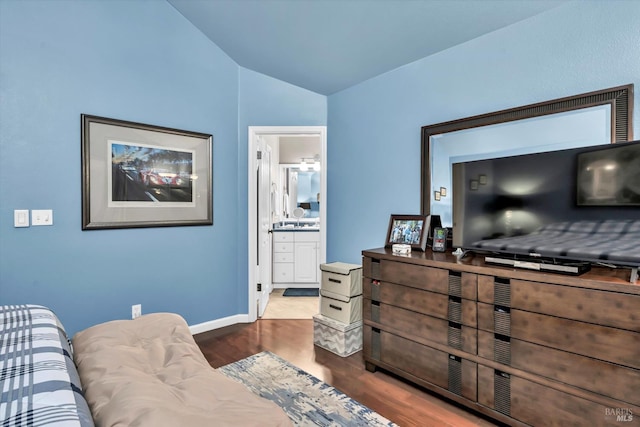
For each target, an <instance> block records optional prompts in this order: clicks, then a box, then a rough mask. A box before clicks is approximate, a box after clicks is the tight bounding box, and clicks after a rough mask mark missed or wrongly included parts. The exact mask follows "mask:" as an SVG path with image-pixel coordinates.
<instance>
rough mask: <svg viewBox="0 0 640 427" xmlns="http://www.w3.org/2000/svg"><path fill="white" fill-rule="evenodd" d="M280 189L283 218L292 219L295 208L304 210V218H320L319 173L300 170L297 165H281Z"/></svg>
mask: <svg viewBox="0 0 640 427" xmlns="http://www.w3.org/2000/svg"><path fill="white" fill-rule="evenodd" d="M280 177H281V179H282V182H281V188H283V193H284V195H285V196H284V201H283V206H284V216H285V217H287V218H291V217H293V210H294V209H295V208H297V207H301V208H303V209H304V211H305V213H304V217H305V218H318V217H319V216H320V172H318V171H314V170H309V171H302V170H300V167H299V165H281V170H280Z"/></svg>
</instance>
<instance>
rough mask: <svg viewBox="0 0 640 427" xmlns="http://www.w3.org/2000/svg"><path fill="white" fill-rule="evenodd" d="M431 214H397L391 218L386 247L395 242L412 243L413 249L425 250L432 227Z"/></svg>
mask: <svg viewBox="0 0 640 427" xmlns="http://www.w3.org/2000/svg"><path fill="white" fill-rule="evenodd" d="M430 219H431V217H430V215H396V214H392V215H391V217H390V218H389V228H388V230H387V239H386V241H385V242H386V243H385V247H387V248H390V247H392V246H393V245H395V244H403V245H410V246H411V249H415V250H418V251H424V250H425V249H426V247H427V237H428V235H429V229H430Z"/></svg>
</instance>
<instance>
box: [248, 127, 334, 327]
mask: <svg viewBox="0 0 640 427" xmlns="http://www.w3.org/2000/svg"><path fill="white" fill-rule="evenodd" d="M262 135H283V136H295V135H304V136H308V135H314V136H318V137H319V138H320V164H321V165H322V173H321V174H320V194H321V203H320V263H321V264H323V263H325V262H326V259H327V249H326V248H327V244H326V242H327V162H326V159H327V127H326V126H249V137H248V146H249V150H248V155H247V165H248V172H247V173H248V179H247V187H248V192H247V193H248V201H247V202H248V203H247V210H248V213H247V217H248V223H247V229H248V233H247V234H248V244H249V246H248V257H247V258H248V261H247V271H248V278H249V280H248V282H249V283H248V286H249V301H248V318H249V319H248V320H249V322H255V321H256V320H257V318H258V304H257V302H258V291H257V289H256V284H257V277H256V276H257V269H256V268H255V266H256V264H257V259H256V258H257V257H256V251H255V250H254V249H255V248H256V245H257V244H258V241H257V233H258V230H257V219H258V217H257V215H258V205H257V191H258V189H257V181H258V179H257V168H256V162H257V159H256V156H255V153H256V151H257V138H258V136H262Z"/></svg>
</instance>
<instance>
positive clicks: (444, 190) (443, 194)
mask: <svg viewBox="0 0 640 427" xmlns="http://www.w3.org/2000/svg"><path fill="white" fill-rule="evenodd" d="M440 195H441V196H442V197H447V189H446V188H445V187H440Z"/></svg>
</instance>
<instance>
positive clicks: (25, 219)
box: [13, 209, 29, 227]
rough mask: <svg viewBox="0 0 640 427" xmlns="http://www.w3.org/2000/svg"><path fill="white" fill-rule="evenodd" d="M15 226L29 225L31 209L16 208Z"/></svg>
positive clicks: (14, 212)
mask: <svg viewBox="0 0 640 427" xmlns="http://www.w3.org/2000/svg"><path fill="white" fill-rule="evenodd" d="M13 226H14V227H28V226H29V209H16V210H14V211H13Z"/></svg>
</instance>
